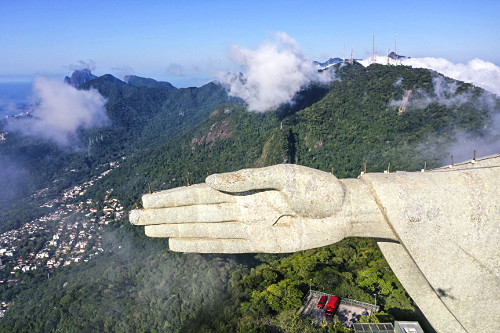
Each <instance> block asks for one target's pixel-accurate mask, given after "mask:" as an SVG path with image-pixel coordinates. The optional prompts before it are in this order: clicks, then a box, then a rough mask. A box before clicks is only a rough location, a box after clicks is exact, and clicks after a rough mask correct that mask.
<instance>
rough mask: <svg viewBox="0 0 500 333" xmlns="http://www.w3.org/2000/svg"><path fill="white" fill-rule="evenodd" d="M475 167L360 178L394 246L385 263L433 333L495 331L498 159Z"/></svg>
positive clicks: (499, 314) (386, 248) (499, 300)
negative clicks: (432, 329)
mask: <svg viewBox="0 0 500 333" xmlns="http://www.w3.org/2000/svg"><path fill="white" fill-rule="evenodd" d="M474 162H475V163H466V164H463V165H458V166H453V167H448V168H442V169H436V170H433V171H429V172H411V173H391V174H365V175H363V176H362V177H361V179H362V180H363V181H364V182H365V183H366V184H367V185H368V187H369V188H370V190H371V192H372V195H373V196H374V198H375V201H376V202H377V204H378V205H379V208H380V210H381V211H382V213H383V215H384V218H385V220H386V222H387V223H388V224H389V225H390V227H391V228H392V230H393V232H394V234H395V235H397V238H398V240H399V242H400V244H397V243H385V242H379V246H380V248H381V250H382V252H383V253H384V256H385V257H386V259H387V261H388V262H389V264H390V266H391V268H392V269H393V270H394V272H395V273H396V275H397V276H398V278H399V280H400V281H401V283H402V284H403V286H404V287H405V289H406V290H407V291H408V292H409V293H410V295H411V296H412V298H413V299H414V300H415V302H416V303H417V305H418V306H419V307H420V309H421V310H422V312H423V313H424V315H425V316H426V317H427V318H428V320H429V322H430V323H431V324H432V325H433V327H434V328H435V329H436V330H437V331H439V332H441V331H442V332H447V331H453V332H461V331H464V332H465V331H467V332H485V331H490V330H491V331H500V321H499V320H498V318H500V295H499V290H500V278H499V277H500V253H499V244H500V233H499V225H500V223H499V221H500V204H499V202H500V200H499V189H500V167H498V166H499V165H500V158H499V157H498V156H497V158H496V159H495V158H491V159H484V160H478V161H474ZM485 325H486V326H485Z"/></svg>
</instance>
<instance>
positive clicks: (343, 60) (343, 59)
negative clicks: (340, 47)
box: [342, 45, 345, 63]
mask: <svg viewBox="0 0 500 333" xmlns="http://www.w3.org/2000/svg"><path fill="white" fill-rule="evenodd" d="M344 62H345V45H344V57H343V58H342V63H344Z"/></svg>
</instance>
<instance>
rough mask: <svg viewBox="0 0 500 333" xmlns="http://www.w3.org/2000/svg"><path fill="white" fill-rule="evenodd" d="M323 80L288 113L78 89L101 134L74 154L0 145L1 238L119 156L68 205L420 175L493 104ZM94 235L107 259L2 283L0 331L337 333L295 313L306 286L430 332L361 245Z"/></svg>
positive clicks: (210, 96) (397, 73) (208, 93)
mask: <svg viewBox="0 0 500 333" xmlns="http://www.w3.org/2000/svg"><path fill="white" fill-rule="evenodd" d="M330 70H335V71H336V75H337V77H338V80H335V81H334V82H332V83H330V84H329V85H328V86H323V85H319V84H313V85H311V86H310V87H307V88H305V89H304V90H302V91H301V92H299V93H298V94H297V96H296V97H295V99H294V103H292V104H290V105H283V106H281V107H280V108H278V109H277V110H271V111H269V112H266V113H254V112H248V111H247V109H246V107H245V105H244V103H243V102H242V101H240V100H238V99H235V98H229V97H228V96H227V92H226V91H225V90H224V88H223V87H221V86H220V85H218V84H216V83H209V84H207V85H205V86H203V87H200V88H188V89H173V88H172V87H167V86H166V87H157V86H155V85H152V86H145V85H141V84H138V83H137V82H146V83H147V84H151V81H144V80H142V81H141V80H137V79H136V80H135V81H133V82H136V84H135V85H132V84H127V83H125V82H122V81H120V80H118V79H116V78H114V77H112V76H111V75H105V76H102V77H99V78H96V79H94V80H92V81H89V82H87V83H85V84H83V85H82V86H81V87H80V89H89V88H90V87H94V88H95V89H98V90H99V92H100V93H101V94H102V95H103V96H105V97H106V98H107V99H108V103H107V106H106V108H107V112H108V115H109V117H110V119H111V121H112V125H110V126H108V127H105V128H100V129H92V130H88V131H86V132H82V133H80V135H81V137H80V139H81V142H83V143H84V147H83V149H80V150H77V151H67V150H63V149H61V148H58V147H57V146H54V145H51V144H50V143H48V142H43V141H41V140H37V139H26V138H23V137H21V136H16V135H12V136H11V137H12V140H10V141H9V143H8V144H5V145H3V146H2V147H0V158H1V156H10V157H14V156H15V157H16V159H17V160H18V161H19V163H23V165H26V166H27V167H26V169H27V170H29V171H28V172H29V175H28V176H29V177H28V179H30V181H29V182H28V185H26V187H25V188H19V189H15V191H18V193H17V192H16V193H13V195H15V196H17V197H18V198H20V199H19V201H17V202H10V203H9V204H8V205H7V204H6V205H5V207H4V209H2V211H1V214H0V220H1V221H2V225H1V228H2V230H4V231H5V230H8V229H11V228H14V227H16V226H19V225H20V224H21V223H23V221H26V220H28V219H31V218H33V217H36V216H40V215H42V214H44V213H45V211H46V208H44V209H41V208H40V207H39V202H38V201H37V200H38V199H36V198H35V199H33V197H29V196H28V195H29V194H30V193H33V192H35V191H37V190H39V189H41V188H44V187H49V191H48V192H47V194H45V197H44V198H46V197H47V196H50V195H55V194H57V193H58V192H60V191H61V190H62V189H63V188H65V187H67V186H69V185H70V184H73V183H75V182H77V181H79V182H81V181H82V179H88V178H90V177H91V176H92V175H93V172H95V171H94V170H95V168H96V166H98V165H99V164H102V163H104V162H106V161H108V162H109V161H113V160H116V159H119V158H121V157H126V160H124V161H123V162H122V163H121V166H120V167H119V168H117V169H115V170H113V171H112V172H111V173H110V174H109V176H107V177H106V178H104V179H102V181H101V182H100V183H99V184H98V185H96V186H94V187H92V188H91V189H89V190H88V191H87V192H86V193H85V195H84V196H83V197H82V199H87V198H98V197H102V196H104V195H105V193H106V191H107V190H108V189H110V188H113V189H114V191H113V196H114V197H116V198H118V199H119V200H120V201H121V202H122V203H123V204H124V206H125V207H127V208H128V209H131V208H133V207H135V205H136V203H138V204H139V205H140V196H141V194H142V193H145V192H146V191H147V190H148V185H147V184H148V183H150V185H151V187H152V189H153V190H154V191H157V190H161V189H168V188H173V187H177V186H185V185H186V184H187V182H188V181H189V182H190V183H191V184H194V183H199V182H203V180H204V178H205V177H206V175H207V174H211V173H216V172H225V171H231V170H237V169H241V168H250V167H260V166H267V165H273V164H278V163H299V164H302V165H306V166H309V167H313V168H317V169H320V170H324V171H328V172H330V171H331V170H332V167H334V173H335V175H336V176H337V177H339V178H344V177H356V176H357V175H359V173H360V172H361V171H363V165H364V162H365V161H366V162H367V171H368V172H381V171H383V170H385V169H386V168H387V166H388V163H389V162H390V163H391V170H418V169H421V168H422V167H423V163H424V160H426V161H427V163H428V164H427V166H428V167H429V168H431V167H437V166H439V165H440V164H441V163H443V160H444V158H445V157H446V156H448V154H449V151H448V149H449V147H450V144H452V143H453V141H454V139H455V136H456V134H457V133H459V132H467V133H474V134H475V135H479V136H481V135H483V136H487V135H488V130H489V127H488V125H489V123H490V122H491V117H492V113H491V112H492V110H491V108H490V107H486V105H485V103H483V101H484V99H485V98H489V99H491V98H493V97H492V96H490V95H489V94H488V93H487V92H485V91H483V90H481V89H479V88H476V87H474V86H472V85H470V84H465V83H462V82H457V81H453V80H450V79H447V78H444V77H443V76H441V75H440V74H438V73H434V72H431V71H429V70H425V69H413V68H409V67H404V66H382V65H371V66H369V67H366V68H365V67H363V66H361V65H359V64H357V63H355V64H354V65H350V66H349V65H345V66H344V65H340V64H339V65H336V67H333V69H330ZM443 87H444V88H443ZM438 88H439V91H438ZM445 88H446V89H445ZM410 90H411V91H412V95H411V97H410V103H409V104H408V106H407V107H406V108H405V109H404V110H403V112H401V111H400V110H401V109H400V105H401V103H400V101H401V100H402V99H403V98H404V97H405V95H406V94H408V91H410ZM443 90H445V91H444V93H443ZM457 96H460V97H464V96H465V97H467V98H457ZM485 96H486V97H485ZM495 103H496V107H494V108H493V109H494V110H499V109H500V108H499V107H498V106H499V105H500V104H499V102H498V100H495ZM488 106H491V103H490V104H488ZM18 152H19V154H18ZM72 169H73V170H76V171H74V172H70V171H69V170H72ZM56 179H57V180H58V181H57V182H55V183H54V181H55V180H56ZM39 200H41V199H39ZM105 235H106V237H105V247H106V248H107V249H109V251H107V252H106V253H105V254H103V255H102V256H100V257H96V258H95V259H93V260H91V261H89V262H88V263H79V264H75V265H72V266H70V267H63V268H58V269H57V270H54V271H53V272H51V274H50V278H47V275H46V273H45V272H42V271H39V272H31V273H29V274H30V277H29V279H27V280H24V281H25V282H24V283H23V284H19V285H16V286H14V287H9V288H6V287H0V292H1V293H2V296H3V297H4V299H8V300H11V301H12V305H11V307H10V309H9V310H8V311H7V312H6V314H5V317H4V318H1V319H0V330H1V331H5V332H14V331H15V332H48V331H64V332H94V331H102V332H199V331H203V332H233V331H234V332H316V331H318V329H319V330H323V331H324V330H325V329H326V327H328V329H329V331H333V332H344V331H345V332H348V331H349V330H348V329H346V328H344V327H342V326H341V325H340V322H339V321H338V320H337V321H334V322H333V323H330V324H326V323H319V324H318V323H314V322H312V321H311V320H309V319H308V318H305V317H301V316H299V315H297V314H296V310H297V309H298V308H299V307H300V305H301V303H302V298H303V297H304V296H305V294H306V292H307V291H308V290H309V288H310V285H312V287H313V288H314V289H316V290H320V291H323V292H327V293H332V294H335V295H338V296H340V297H350V298H354V299H358V300H360V301H366V302H371V301H372V300H373V293H377V295H378V296H377V300H378V304H380V305H381V308H382V311H381V312H380V313H378V314H376V315H373V316H370V317H367V318H364V319H363V320H365V321H371V322H379V321H391V320H394V319H400V320H401V319H402V320H405V319H413V320H419V322H420V323H421V324H422V325H423V326H424V327H425V328H427V329H428V330H432V328H430V327H429V326H428V324H427V323H426V322H425V318H423V317H422V315H421V313H420V312H419V310H418V307H416V305H415V304H414V303H413V301H412V300H411V299H410V297H409V296H408V295H407V293H406V292H405V291H404V289H403V287H402V286H401V284H400V283H399V281H398V280H397V279H396V277H395V276H394V274H393V273H392V271H391V269H390V267H389V266H388V264H387V262H386V261H385V259H384V258H383V256H382V254H381V252H380V251H379V249H378V248H377V245H376V243H375V242H374V241H373V240H370V239H356V238H350V239H346V240H344V241H342V242H340V243H338V244H334V245H331V246H327V247H323V248H320V249H313V250H308V251H303V252H298V253H294V254H288V255H266V254H258V255H234V256H223V255H200V254H181V253H174V252H171V251H169V250H168V246H167V244H168V241H167V240H157V239H149V238H147V237H145V236H144V235H143V230H142V228H140V227H134V226H131V225H130V224H129V223H128V221H127V220H126V219H124V220H122V221H120V222H117V223H114V224H111V225H109V226H107V229H106V233H105ZM318 325H319V326H318ZM322 325H323V326H324V328H321V326H322Z"/></svg>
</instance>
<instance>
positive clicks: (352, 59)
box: [349, 45, 354, 65]
mask: <svg viewBox="0 0 500 333" xmlns="http://www.w3.org/2000/svg"><path fill="white" fill-rule="evenodd" d="M352 51H353V47H352V45H351V57H350V58H349V65H352V64H353V63H354V58H353V57H352Z"/></svg>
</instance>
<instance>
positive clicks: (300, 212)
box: [130, 164, 395, 253]
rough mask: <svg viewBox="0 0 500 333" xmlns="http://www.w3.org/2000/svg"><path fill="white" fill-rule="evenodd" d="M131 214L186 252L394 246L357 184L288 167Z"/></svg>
mask: <svg viewBox="0 0 500 333" xmlns="http://www.w3.org/2000/svg"><path fill="white" fill-rule="evenodd" d="M143 206H144V210H135V211H132V212H131V214H130V221H131V222H132V223H134V224H138V225H145V232H146V234H147V235H148V236H151V237H169V238H170V243H169V245H170V248H171V249H172V250H176V251H183V252H223V253H241V252H273V253H277V252H293V251H299V250H305V249H310V248H315V247H321V246H325V245H330V244H333V243H335V242H337V241H339V240H341V239H343V238H345V237H350V236H359V237H375V238H380V239H391V240H393V239H395V238H394V236H393V234H392V231H391V229H390V227H389V226H388V225H387V223H386V221H385V220H384V218H383V214H382V213H381V211H380V208H379V207H378V206H377V204H376V202H375V200H374V199H373V197H372V195H371V193H370V189H369V187H368V186H367V185H366V184H365V183H364V182H363V181H361V180H359V179H350V180H342V181H339V180H338V179H337V178H336V177H334V176H333V175H331V174H329V173H326V172H322V171H319V170H315V169H311V168H306V167H303V166H297V165H292V164H283V165H277V166H273V167H267V168H257V169H244V170H240V171H237V172H231V173H225V174H217V175H212V176H209V177H208V178H207V180H206V183H205V184H199V185H195V186H190V187H182V188H176V189H172V190H168V191H163V192H158V193H153V194H147V195H145V196H143Z"/></svg>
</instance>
